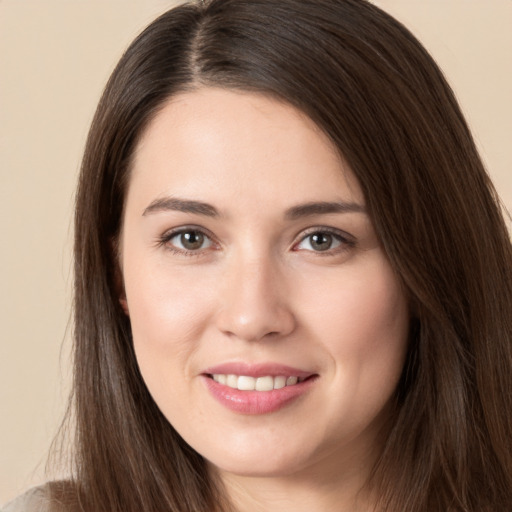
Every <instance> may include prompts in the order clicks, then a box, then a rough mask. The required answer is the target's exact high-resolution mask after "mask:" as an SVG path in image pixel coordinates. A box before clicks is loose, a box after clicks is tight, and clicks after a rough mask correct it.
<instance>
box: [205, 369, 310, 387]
mask: <svg viewBox="0 0 512 512" xmlns="http://www.w3.org/2000/svg"><path fill="white" fill-rule="evenodd" d="M208 377H209V378H211V379H213V380H214V381H215V382H218V383H219V384H222V385H224V386H227V387H229V388H232V389H238V390H240V391H273V390H275V389H282V388H284V387H288V386H295V385H296V384H300V383H301V382H304V381H305V380H307V379H309V378H311V377H313V375H311V376H309V377H297V376H285V375H279V376H276V377H273V376H272V375H265V376H262V377H251V376H249V375H234V374H222V373H214V374H209V375H208Z"/></svg>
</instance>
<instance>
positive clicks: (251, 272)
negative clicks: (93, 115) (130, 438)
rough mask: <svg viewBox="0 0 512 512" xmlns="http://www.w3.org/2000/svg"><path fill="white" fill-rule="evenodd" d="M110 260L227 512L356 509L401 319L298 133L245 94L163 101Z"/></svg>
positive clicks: (346, 211)
mask: <svg viewBox="0 0 512 512" xmlns="http://www.w3.org/2000/svg"><path fill="white" fill-rule="evenodd" d="M120 260H121V261H120V263H121V272H122V276H123V280H124V294H123V296H122V298H121V300H122V303H123V305H124V308H125V311H126V313H127V314H128V315H129V317H130V322H131V326H132V332H133V340H134V347H135V352H136V355H137V360H138V363H139V366H140V369H141V372H142V375H143V377H144V380H145V382H146V385H147V387H148V389H149V391H150V392H151V394H152V396H153V398H154V400H155V402H156V403H157V404H158V406H159V408H160V409H161V411H162V413H163V414H164V415H165V416H166V417H167V419H168V420H169V422H170V423H171V424H172V425H173V426H174V427H175V428H176V430H177V431H178V432H179V433H180V435H181V436H182V437H183V438H184V439H185V440H186V441H187V442H188V443H189V444H190V445H191V446H192V447H193V448H194V449H195V450H196V451H197V452H199V453H200V454H201V455H202V456H204V457H205V459H206V460H207V461H208V463H209V467H210V469H211V473H212V476H213V477H214V478H216V479H219V480H220V482H221V483H222V484H223V485H224V486H225V488H226V490H227V492H228V495H229V496H230V497H231V499H232V500H233V502H234V503H235V504H236V507H237V509H238V510H240V511H243V512H255V511H260V510H261V511H263V510H265V511H268V510H273V511H289V510H294V511H296V512H300V511H306V510H307V511H308V512H311V511H325V510H340V511H343V510H347V511H349V510H350V511H351V512H354V511H356V510H366V508H365V507H368V505H369V502H368V496H367V495H366V494H365V493H364V492H359V491H360V490H361V488H362V487H363V484H364V482H365V480H366V478H367V476H368V473H369V470H370V468H371V465H372V463H373V462H374V460H375V457H376V454H377V453H378V450H379V435H380V434H382V431H383V430H384V426H385V420H386V411H387V410H386V406H387V405H388V404H389V401H390V398H391V397H392V394H393V392H394V390H395V388H396V385H397V382H398V379H399V376H400V373H401V369H402V366H403V361H404V357H405V351H406V341H407V331H408V308H407V302H406V299H405V296H404V293H403V291H402V289H401V286H400V284H399V280H398V279H397V277H396V275H395V274H394V272H393V271H392V269H391V267H390V265H389V262H388V260H387V258H386V256H385V254H384V252H383V250H382V248H381V246H380V244H379V240H378V238H377V236H376V233H375V231H374V229H373V226H372V223H371V220H370V218H369V216H368V214H367V213H366V210H365V204H364V198H363V195H362V193H361V190H360V187H359V185H358V183H357V181H356V180H355V178H354V176H353V175H352V173H351V171H350V169H349V168H348V166H347V165H346V164H345V163H344V162H343V160H342V159H341V158H340V157H339V156H338V154H337V153H336V151H335V150H334V147H333V145H332V144H331V142H330V141H329V140H328V139H327V137H326V136H325V135H324V134H323V133H322V132H321V131H320V130H319V129H318V128H317V127H316V126H315V125H314V123H313V122H312V121H311V120H310V119H308V118H307V117H306V116H304V115H303V114H301V113H300V112H298V111H297V110H296V109H294V108H292V107H291V106H289V105H287V104H285V103H282V102H279V101H277V100H275V99H271V98H269V97H266V96H263V95H258V94H253V93H240V92H232V91H228V90H223V89H215V88H202V89H198V90H196V91H193V92H187V93H182V94H179V95H177V96H175V97H174V98H172V99H171V100H170V101H169V102H168V103H167V104H165V106H164V107H163V108H162V109H161V110H160V112H159V113H158V114H157V115H156V116H155V118H154V119H153V120H152V122H151V123H150V124H149V126H148V127H147V129H146V131H145V132H144V134H143V136H142V138H141V140H140V141H139V144H138V146H137V149H136V152H135V155H134V160H133V166H132V172H131V177H130V182H129V186H128V192H127V198H126V205H125V211H124V216H123V226H122V232H121V240H120ZM286 373H288V374H289V375H281V374H286ZM214 374H215V378H216V379H217V380H220V382H215V381H214V379H213V375H214ZM228 374H233V375H235V377H234V379H235V381H234V382H235V383H234V384H233V381H231V384H230V385H228V384H227V383H226V382H224V380H225V379H226V378H227V377H226V376H225V375H228ZM293 374H296V375H293ZM219 375H220V377H219ZM240 375H242V379H245V380H244V382H245V381H247V382H249V387H250V386H251V385H256V384H255V382H256V379H257V378H260V382H261V383H262V385H265V386H266V385H268V383H269V382H270V388H269V389H265V390H261V391H258V388H257V389H256V390H253V391H250V390H249V391H247V390H244V389H242V390H235V389H234V387H235V388H236V387H237V386H238V385H240V386H241V384H240V383H241V382H242V381H241V380H237V378H238V377H239V376H240ZM289 377H292V380H291V381H289V382H288V384H289V385H287V386H285V387H284V388H283V387H281V386H284V383H283V381H282V379H281V378H289ZM293 377H300V378H299V379H298V382H297V383H296V384H295V381H294V379H293ZM231 378H233V377H231ZM251 378H253V380H251ZM223 379H224V380H223ZM279 379H281V381H280V382H281V384H279V385H278V384H277V383H278V381H279ZM237 383H238V384H237ZM244 385H245V384H244ZM258 385H259V384H258ZM272 386H274V387H275V389H274V390H273V391H272V390H271V388H272ZM242 387H243V386H242Z"/></svg>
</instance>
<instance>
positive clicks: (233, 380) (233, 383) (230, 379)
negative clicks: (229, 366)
mask: <svg viewBox="0 0 512 512" xmlns="http://www.w3.org/2000/svg"><path fill="white" fill-rule="evenodd" d="M226 386H229V387H230V388H233V389H237V388H238V377H237V376H236V375H227V376H226Z"/></svg>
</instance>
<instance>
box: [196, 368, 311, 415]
mask: <svg viewBox="0 0 512 512" xmlns="http://www.w3.org/2000/svg"><path fill="white" fill-rule="evenodd" d="M216 373H217V374H225V375H230V374H234V375H247V376H250V377H264V376H267V375H270V376H272V377H277V376H280V375H283V376H287V377H289V376H295V377H301V378H303V379H306V380H304V381H302V382H299V383H298V384H295V385H294V386H285V387H284V388H281V389H274V390H272V391H240V390H238V389H233V388H230V387H229V386H225V385H223V384H220V383H218V382H215V381H214V380H213V379H212V378H211V375H212V374H216ZM201 376H202V378H203V381H204V383H205V385H206V387H207V389H208V391H209V392H210V393H211V394H212V396H213V397H214V398H215V399H216V400H217V401H218V402H220V403H221V404H222V405H223V406H225V407H226V408H228V409H230V410H231V411H234V412H237V413H240V414H252V415H256V414H269V413H271V412H276V411H278V410H279V409H281V408H283V407H285V406H286V405H288V404H290V403H291V402H293V401H295V400H297V399H299V398H300V397H301V396H303V395H304V394H305V393H306V392H307V391H308V390H309V389H310V388H311V386H312V385H313V384H314V382H315V381H316V380H317V378H318V375H316V374H315V373H312V372H307V371H303V370H299V369H297V368H292V367H289V366H283V365H280V364H257V365H248V364H245V363H226V364H221V365H218V366H214V367H211V368H208V369H207V370H205V372H204V373H203V374H202V375H201Z"/></svg>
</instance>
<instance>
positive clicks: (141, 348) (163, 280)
mask: <svg viewBox="0 0 512 512" xmlns="http://www.w3.org/2000/svg"><path fill="white" fill-rule="evenodd" d="M124 272H125V287H126V296H127V300H128V307H129V315H130V323H131V328H132V335H133V343H134V349H135V354H136V357H137V361H138V364H139V367H140V370H141V373H142V375H143V377H144V380H145V382H146V385H147V386H148V388H149V390H150V392H151V394H152V395H153V396H154V398H155V400H156V401H157V403H160V402H161V401H162V400H163V402H164V404H163V405H164V406H165V403H166V402H167V401H168V400H170V397H168V393H169V392H170V390H171V389H176V390H178V389H179V388H180V387H181V386H182V384H183V383H185V382H186V381H187V380H188V379H190V378H191V376H192V371H193V370H192V368H191V365H190V363H191V361H192V359H193V354H194V352H195V351H196V350H197V349H198V346H199V341H200V340H201V338H202V332H203V330H204V326H205V323H206V321H207V318H208V311H209V310H210V309H211V307H210V305H209V304H210V302H211V292H209V290H210V289H211V287H208V286H199V285H198V283H201V282H202V281H201V278H200V276H199V275H198V272H196V273H195V274H194V276H191V275H190V273H187V272H170V271H169V269H168V268H166V266H165V262H164V263H155V262H150V263H148V264H147V265H146V264H145V262H144V260H143V259H142V258H139V259H137V258H136V255H134V256H133V257H132V259H131V260H128V261H126V262H125V267H124ZM191 279H192V280H191Z"/></svg>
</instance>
